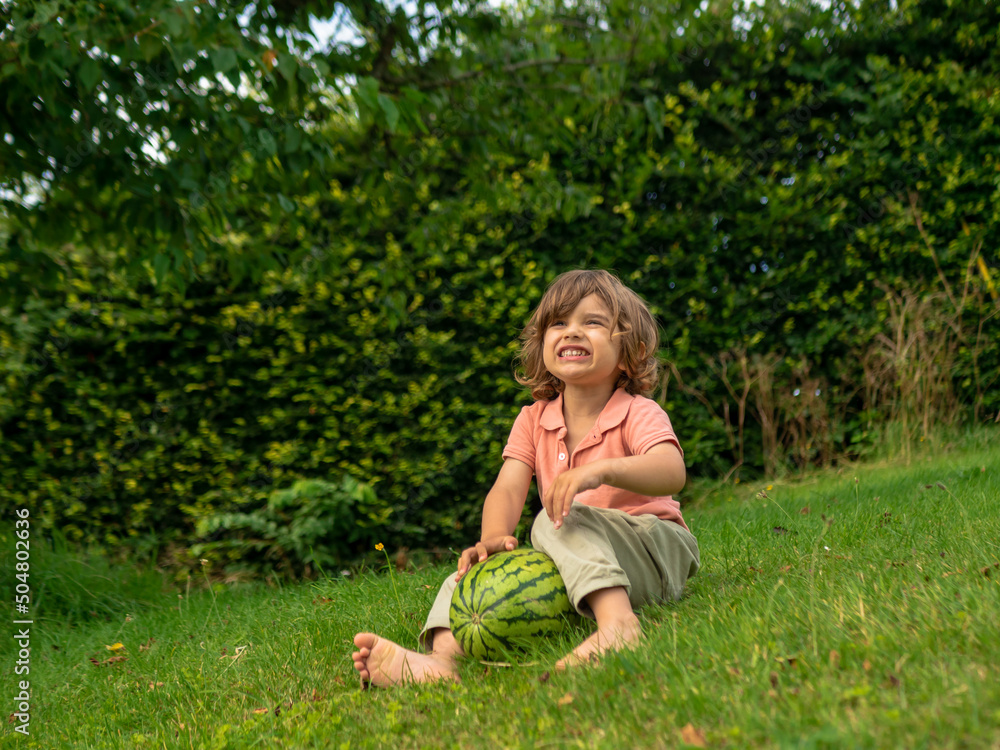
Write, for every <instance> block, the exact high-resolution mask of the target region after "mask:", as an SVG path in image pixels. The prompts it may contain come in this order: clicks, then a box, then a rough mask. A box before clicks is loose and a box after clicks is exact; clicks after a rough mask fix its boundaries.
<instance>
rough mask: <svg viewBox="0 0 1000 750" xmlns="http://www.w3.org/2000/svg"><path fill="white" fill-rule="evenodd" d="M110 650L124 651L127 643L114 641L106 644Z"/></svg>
mask: <svg viewBox="0 0 1000 750" xmlns="http://www.w3.org/2000/svg"><path fill="white" fill-rule="evenodd" d="M104 648H106V649H107V650H108V651H124V650H125V644H123V643H112V644H111V645H110V646H105V647H104Z"/></svg>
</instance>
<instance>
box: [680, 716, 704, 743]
mask: <svg viewBox="0 0 1000 750" xmlns="http://www.w3.org/2000/svg"><path fill="white" fill-rule="evenodd" d="M681 741H682V742H683V743H684V744H685V745H694V746H695V747H708V743H707V742H706V741H705V733H704V732H703V731H701V730H700V729H695V727H694V724H691V723H690V722H688V723H687V724H686V725H685V726H684V728H683V729H681Z"/></svg>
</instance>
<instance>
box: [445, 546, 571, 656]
mask: <svg viewBox="0 0 1000 750" xmlns="http://www.w3.org/2000/svg"><path fill="white" fill-rule="evenodd" d="M576 620H577V614H576V610H575V609H573V605H571V604H570V602H569V596H568V595H567V593H566V584H565V583H563V579H562V576H561V575H559V569H558V568H557V567H556V564H555V563H554V562H553V561H552V558H551V557H549V556H548V555H546V554H545V553H544V552H539V551H538V550H534V549H515V550H512V551H510V552H498V553H495V554H493V555H490V556H489V557H488V558H486V560H485V561H484V562H481V563H477V564H476V565H474V566H472V568H471V569H470V570H469V572H468V573H466V574H465V575H464V576H463V577H462V579H461V580H460V581H459V582H458V586H456V587H455V592H454V594H452V597H451V612H450V621H451V632H452V634H453V635H454V636H455V640H457V641H458V643H459V645H461V647H462V650H463V651H464V652H465V653H466V654H468V655H469V656H472V657H473V658H476V659H481V660H488V661H501V660H503V659H504V658H506V656H507V654H508V653H509V652H511V651H514V650H525V649H526V648H528V647H530V645H531V643H532V641H534V640H535V639H537V638H543V637H546V636H552V635H558V634H559V633H562V632H563V631H564V630H566V629H567V628H568V627H570V626H571V624H572V623H573V622H574V621H576Z"/></svg>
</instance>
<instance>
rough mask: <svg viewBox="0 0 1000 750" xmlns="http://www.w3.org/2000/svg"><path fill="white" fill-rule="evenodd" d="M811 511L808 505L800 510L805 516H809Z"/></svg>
mask: <svg viewBox="0 0 1000 750" xmlns="http://www.w3.org/2000/svg"><path fill="white" fill-rule="evenodd" d="M811 512H812V511H810V510H809V506H808V505H807V506H806V507H804V508H803V509H802V510H800V511H799V513H801V514H802V515H803V516H808V515H809V514H810V513H811Z"/></svg>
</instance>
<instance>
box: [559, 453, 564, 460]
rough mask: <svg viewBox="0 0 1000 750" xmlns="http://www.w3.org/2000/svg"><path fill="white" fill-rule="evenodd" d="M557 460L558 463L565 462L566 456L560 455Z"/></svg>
mask: <svg viewBox="0 0 1000 750" xmlns="http://www.w3.org/2000/svg"><path fill="white" fill-rule="evenodd" d="M559 460H560V461H565V460H566V454H565V453H560V454H559Z"/></svg>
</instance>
